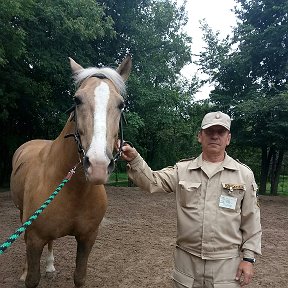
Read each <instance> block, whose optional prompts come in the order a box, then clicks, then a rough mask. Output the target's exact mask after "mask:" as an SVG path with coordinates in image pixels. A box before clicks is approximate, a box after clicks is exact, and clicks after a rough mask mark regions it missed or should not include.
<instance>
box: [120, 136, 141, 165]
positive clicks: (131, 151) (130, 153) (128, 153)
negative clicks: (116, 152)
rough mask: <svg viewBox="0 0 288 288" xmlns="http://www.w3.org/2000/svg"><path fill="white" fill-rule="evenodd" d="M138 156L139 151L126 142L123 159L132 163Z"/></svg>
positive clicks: (123, 148)
mask: <svg viewBox="0 0 288 288" xmlns="http://www.w3.org/2000/svg"><path fill="white" fill-rule="evenodd" d="M117 148H118V149H119V148H120V140H118V147H117ZM137 155H138V152H137V150H136V149H135V148H134V147H131V146H130V145H129V144H128V143H125V142H124V145H123V147H122V153H121V158H122V159H123V160H125V161H128V162H130V161H132V160H134V159H135V158H136V156H137Z"/></svg>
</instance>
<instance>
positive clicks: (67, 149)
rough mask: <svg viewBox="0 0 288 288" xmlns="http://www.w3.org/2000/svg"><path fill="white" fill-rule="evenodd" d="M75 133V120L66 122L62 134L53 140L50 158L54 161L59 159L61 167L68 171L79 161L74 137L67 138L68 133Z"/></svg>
mask: <svg viewBox="0 0 288 288" xmlns="http://www.w3.org/2000/svg"><path fill="white" fill-rule="evenodd" d="M74 133H75V122H73V121H70V119H69V120H68V121H67V122H66V125H65V126H64V128H63V130H62V131H61V133H60V135H59V136H58V137H57V138H56V139H55V140H54V141H53V143H52V146H51V150H50V155H49V158H50V159H52V161H53V160H54V161H57V162H58V163H59V165H57V166H59V169H61V168H62V169H63V170H67V169H68V171H69V170H70V169H71V168H72V167H73V166H74V165H75V164H77V163H78V162H79V155H78V148H77V145H76V142H75V139H74V137H68V138H65V136H66V135H68V134H74Z"/></svg>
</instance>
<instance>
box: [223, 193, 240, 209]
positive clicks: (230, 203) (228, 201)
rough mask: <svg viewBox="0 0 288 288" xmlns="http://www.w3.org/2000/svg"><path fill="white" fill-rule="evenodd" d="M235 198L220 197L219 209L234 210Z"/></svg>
mask: <svg viewBox="0 0 288 288" xmlns="http://www.w3.org/2000/svg"><path fill="white" fill-rule="evenodd" d="M236 203H237V198H236V197H232V196H226V195H221V196H220V200H219V207H222V208H227V209H232V210H235V208H236Z"/></svg>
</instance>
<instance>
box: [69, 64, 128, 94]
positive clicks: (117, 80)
mask: <svg viewBox="0 0 288 288" xmlns="http://www.w3.org/2000/svg"><path fill="white" fill-rule="evenodd" d="M93 76H95V77H97V76H99V77H105V78H107V79H109V80H111V81H112V82H113V84H114V85H115V86H116V89H118V90H119V91H120V94H121V95H124V94H125V91H126V87H125V83H124V81H123V79H122V77H121V75H120V74H119V73H118V72H117V71H116V70H114V69H112V68H108V67H104V68H95V67H90V68H86V69H83V70H80V71H79V72H77V73H75V74H74V76H73V78H74V80H75V83H76V85H77V86H79V85H80V84H81V82H82V81H84V80H85V79H88V78H90V77H93Z"/></svg>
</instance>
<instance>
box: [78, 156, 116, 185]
mask: <svg viewBox="0 0 288 288" xmlns="http://www.w3.org/2000/svg"><path fill="white" fill-rule="evenodd" d="M83 166H84V170H85V174H86V177H87V179H88V181H89V182H91V183H93V184H95V185H101V184H106V183H107V181H108V179H109V176H110V174H111V173H112V171H113V170H114V168H115V161H114V160H113V159H110V161H97V160H96V159H95V158H94V159H91V158H89V157H88V156H87V155H86V156H85V157H84V159H83Z"/></svg>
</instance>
